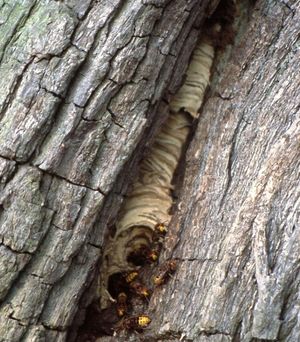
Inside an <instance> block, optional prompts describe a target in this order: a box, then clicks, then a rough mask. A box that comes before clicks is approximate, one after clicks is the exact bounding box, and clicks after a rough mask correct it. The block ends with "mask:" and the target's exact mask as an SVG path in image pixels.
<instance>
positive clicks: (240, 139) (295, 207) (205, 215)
mask: <svg viewBox="0 0 300 342" xmlns="http://www.w3.org/2000/svg"><path fill="white" fill-rule="evenodd" d="M216 5H217V1H213V2H212V1H206V0H203V1H201V0H198V1H196V0H190V1H183V0H173V1H166V0H144V1H134V0H126V1H121V0H110V1H99V2H97V1H76V0H74V1H71V0H69V1H64V2H58V1H46V0H45V1H34V0H24V1H22V2H18V1H10V2H8V3H6V2H5V1H2V3H1V7H0V8H1V9H0V11H1V12H0V13H1V24H2V25H1V26H0V31H1V33H0V37H1V40H0V45H1V48H2V49H1V52H2V53H1V64H0V70H1V79H0V85H1V86H0V108H1V112H0V113H1V114H0V120H1V125H0V142H1V143H0V156H1V158H0V186H1V195H0V203H1V208H0V236H1V240H2V242H1V245H0V251H1V253H0V255H1V257H0V275H1V277H0V282H1V286H0V299H1V307H0V341H5V342H7V341H9V342H13V341H65V340H66V339H67V334H68V332H69V330H70V327H71V326H72V322H73V319H74V316H75V314H76V312H77V310H78V306H79V302H80V298H81V297H82V295H83V294H84V293H85V291H86V290H87V289H88V287H89V285H90V284H91V281H92V279H93V277H94V275H95V269H96V266H97V262H98V260H99V257H100V255H101V250H102V248H103V244H104V243H105V234H106V232H107V227H108V226H110V225H111V223H112V222H114V220H115V218H116V216H117V213H118V210H119V207H120V204H121V202H122V200H123V197H124V194H125V193H126V189H127V185H128V184H129V183H130V180H131V179H132V177H134V175H135V174H136V165H137V162H138V160H139V159H140V158H141V155H142V150H143V149H144V147H146V146H147V144H150V143H151V141H152V138H153V136H154V135H155V133H156V131H157V129H158V127H159V126H160V124H161V123H162V122H163V121H164V119H165V117H166V110H165V107H166V104H165V101H161V100H162V97H163V96H165V97H168V96H167V94H174V93H175V92H176V91H177V89H178V87H179V85H180V83H181V79H182V75H183V73H184V72H185V69H186V67H187V62H188V60H189V57H190V54H191V52H192V50H193V47H194V46H195V44H196V41H197V39H198V37H199V31H200V30H201V26H202V23H203V21H204V19H205V18H206V17H207V16H208V14H209V13H211V12H212V11H213V10H214V8H215V7H216ZM255 6H256V7H255V8H254V10H253V13H252V15H251V17H250V19H249V23H248V24H247V27H245V30H246V33H245V34H244V36H243V37H241V36H238V37H237V40H238V41H239V43H238V44H237V46H235V47H234V48H233V51H232V54H231V57H230V58H229V59H228V64H227V65H226V67H225V68H224V69H222V65H223V64H222V63H223V60H224V57H222V58H223V59H222V58H221V59H220V60H219V64H217V65H218V66H217V68H216V70H215V76H214V79H213V81H212V87H211V91H210V94H209V96H208V98H207V101H206V103H205V105H204V107H203V110H202V113H201V117H200V119H199V122H198V123H197V129H196V131H195V134H194V137H193V140H192V142H191V145H190V148H189V150H188V152H187V156H186V160H185V164H184V167H182V169H181V171H182V174H183V169H184V179H183V185H182V187H181V188H182V191H181V192H180V194H179V200H178V205H177V206H176V210H175V212H174V216H173V219H172V223H171V225H170V227H169V233H168V236H167V238H166V241H165V249H164V251H163V253H162V255H161V261H163V260H166V259H169V258H171V257H172V258H176V259H177V260H178V264H179V266H178V270H177V272H176V273H175V275H174V277H173V278H172V279H170V281H169V282H168V283H167V284H166V285H165V286H163V287H161V288H158V289H157V290H155V292H154V294H153V297H152V298H151V302H150V305H149V311H150V313H149V314H150V315H151V318H152V324H151V326H150V329H149V330H147V331H146V332H145V335H146V336H145V340H149V341H150V340H154V341H155V340H159V339H165V340H169V341H179V340H180V339H181V340H183V341H184V340H187V341H188V340H192V341H251V340H255V339H257V340H280V341H297V340H298V339H299V331H300V330H299V328H300V316H299V315H300V314H299V280H300V277H299V254H300V252H299V204H298V202H299V189H300V187H299V160H300V158H299V157H300V156H299V154H300V153H299V138H300V131H299V100H298V99H299V76H298V70H299V63H300V62H299V60H300V59H299V47H298V45H299V37H298V36H299V29H300V24H299V23H300V18H299V17H300V15H299V10H300V4H299V2H296V1H294V2H293V1H290V2H289V3H287V2H284V1H281V2H278V1H276V2H275V1H268V2H262V1H261V2H260V1H259V2H257V3H256V5H255ZM218 68H220V69H222V72H221V73H219V72H218ZM219 74H220V75H219ZM81 304H82V300H81ZM82 305H83V306H84V303H83V304H82ZM141 338H142V337H140V336H137V335H133V336H131V340H140V339H141ZM107 339H109V340H115V341H118V340H120V339H119V338H118V337H107V338H106V337H104V338H102V340H103V341H104V340H107Z"/></svg>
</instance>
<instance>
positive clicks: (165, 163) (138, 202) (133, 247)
mask: <svg viewBox="0 0 300 342" xmlns="http://www.w3.org/2000/svg"><path fill="white" fill-rule="evenodd" d="M213 57H214V48H213V46H212V42H211V41H210V40H209V38H207V37H205V38H203V39H202V41H201V42H200V44H199V45H198V46H197V47H196V49H195V51H194V54H193V57H192V60H191V63H190V65H189V68H188V70H187V77H186V81H185V83H184V84H183V86H182V87H181V89H180V90H179V91H178V93H177V94H176V95H175V96H174V98H173V99H172V101H171V103H170V114H169V117H168V119H167V121H166V123H165V124H164V126H163V127H162V129H161V131H160V132H159V134H158V136H157V137H156V139H155V142H154V144H153V146H152V147H151V149H150V152H149V154H148V155H147V156H146V158H145V159H144V160H143V161H142V163H141V167H140V171H139V176H138V179H137V180H136V181H135V182H134V183H133V186H132V191H131V193H130V194H129V196H128V198H126V199H125V202H124V204H123V208H122V211H121V214H120V219H119V221H118V222H117V223H116V233H115V235H114V237H113V238H111V239H110V241H108V242H107V245H106V248H105V250H104V255H103V263H102V265H101V277H100V286H99V290H100V293H99V295H100V297H101V299H100V301H101V303H100V306H101V308H102V309H104V308H106V307H107V306H108V305H109V294H108V290H107V288H108V280H109V277H110V276H111V275H113V274H116V273H119V272H125V271H130V270H132V269H136V266H135V265H132V264H130V263H129V262H128V260H127V258H128V256H129V255H130V254H131V253H132V252H134V251H137V250H139V248H140V247H142V246H145V245H146V246H150V245H151V243H152V240H153V238H154V234H155V232H154V227H155V225H156V224H157V223H164V224H166V225H168V223H169V222H170V219H171V216H170V209H171V206H172V202H173V199H172V196H171V190H172V179H173V175H174V172H175V170H176V167H177V165H178V162H179V158H180V156H181V151H182V147H183V145H184V144H185V142H186V139H187V136H188V134H189V130H190V125H191V122H192V119H193V118H195V117H196V116H197V113H198V110H199V108H200V106H201V103H202V100H203V96H204V93H205V90H206V86H207V85H208V82H209V78H210V68H211V65H212V62H213Z"/></svg>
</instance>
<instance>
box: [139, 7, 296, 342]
mask: <svg viewBox="0 0 300 342" xmlns="http://www.w3.org/2000/svg"><path fill="white" fill-rule="evenodd" d="M299 23H300V3H299V1H294V2H289V4H288V5H287V4H285V3H284V2H277V1H276V2H275V1H269V2H263V1H258V2H257V3H256V7H255V8H254V10H253V13H252V15H251V17H250V21H249V24H248V28H247V29H246V32H245V35H244V38H241V39H240V43H239V45H238V46H237V47H235V48H234V50H233V54H232V56H231V58H230V59H229V63H228V65H227V67H226V68H225V69H224V70H223V74H222V75H221V76H220V77H219V76H215V77H218V78H219V80H218V81H219V82H218V85H217V86H215V87H214V88H213V89H212V90H211V94H210V96H209V98H208V100H207V102H206V104H205V106H204V108H203V111H202V114H201V116H200V119H199V123H198V128H197V130H196V133H195V136H194V139H193V141H192V143H191V146H190V148H189V150H188V153H187V157H186V169H185V178H184V184H183V187H182V193H181V197H180V202H179V203H178V206H177V210H176V212H175V214H174V217H173V221H172V222H171V226H170V228H169V230H170V233H169V236H168V237H167V241H166V245H165V248H166V250H165V252H164V255H163V258H162V260H164V259H167V258H170V257H172V258H177V259H178V262H179V268H178V271H177V273H176V274H175V276H174V278H173V279H171V280H170V282H169V283H168V284H167V285H166V286H165V287H162V288H159V289H157V290H156V291H155V293H154V296H153V297H152V299H151V303H150V312H149V314H150V316H151V317H152V324H151V326H150V331H149V332H148V333H147V334H148V337H147V338H148V340H149V341H151V340H152V339H153V340H157V339H158V338H161V339H162V340H166V341H171V340H172V341H179V340H181V341H254V340H255V341H256V340H258V341H261V340H264V341H265V340H268V341H269V340H270V341H296V340H299V338H300V337H299V323H300V320H299V282H300V275H299V264H300V263H299V261H300V248H299V247H300V240H299V238H300V234H299V229H300V226H299V223H300V222H299V194H300V193H299V192H300V185H299V180H300V174H299V170H300V168H299V166H300V148H299V145H300V144H299V142H300V115H299V114H300V113H299V98H300V93H299V84H300V78H299V73H298V70H299V66H300V65H299V61H300V58H299V57H300V50H299V29H300V26H299ZM216 75H217V73H216ZM213 84H215V82H213ZM133 340H134V339H133Z"/></svg>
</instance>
